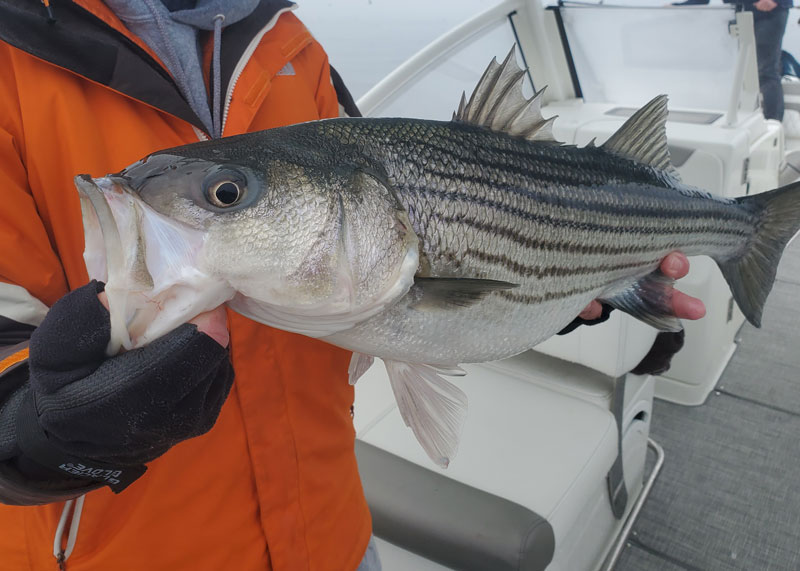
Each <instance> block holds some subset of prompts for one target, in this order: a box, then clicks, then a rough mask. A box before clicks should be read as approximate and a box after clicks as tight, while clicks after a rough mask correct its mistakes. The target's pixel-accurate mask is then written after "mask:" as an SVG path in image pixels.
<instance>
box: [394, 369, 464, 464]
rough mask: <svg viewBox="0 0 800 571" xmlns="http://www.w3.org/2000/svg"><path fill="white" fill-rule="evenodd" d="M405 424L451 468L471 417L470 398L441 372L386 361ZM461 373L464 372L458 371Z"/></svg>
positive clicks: (433, 455)
mask: <svg viewBox="0 0 800 571" xmlns="http://www.w3.org/2000/svg"><path fill="white" fill-rule="evenodd" d="M385 364H386V371H387V372H388V373H389V381H390V382H391V385H392V391H393V392H394V397H395V399H396V400H397V406H398V408H399V409H400V416H402V417H403V422H405V424H406V426H408V427H409V428H411V430H412V431H413V432H414V436H416V437H417V440H418V441H419V443H420V444H421V445H422V448H423V449H424V450H425V452H426V453H427V454H428V456H430V458H431V460H433V461H434V462H435V463H436V464H437V465H438V466H440V467H441V468H447V466H448V464H450V460H451V459H452V458H453V457H454V456H455V454H456V450H457V449H458V439H459V436H460V434H461V428H462V426H463V425H464V420H465V419H466V417H467V395H465V394H464V392H463V391H462V390H461V389H459V388H458V387H457V386H455V385H454V384H453V383H451V382H449V381H446V380H444V379H443V378H442V377H441V376H440V375H439V373H438V372H437V370H442V369H443V370H444V371H451V370H452V371H454V372H455V371H456V369H457V368H455V369H450V368H439V367H435V366H430V365H423V364H419V363H403V362H400V361H385ZM457 370H458V371H460V369H457Z"/></svg>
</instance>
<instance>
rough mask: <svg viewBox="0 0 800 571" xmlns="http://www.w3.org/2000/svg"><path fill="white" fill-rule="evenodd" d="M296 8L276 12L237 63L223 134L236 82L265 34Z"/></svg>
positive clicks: (230, 87) (227, 92) (229, 87)
mask: <svg viewBox="0 0 800 571" xmlns="http://www.w3.org/2000/svg"><path fill="white" fill-rule="evenodd" d="M296 8H297V5H296V4H295V5H293V6H289V7H287V8H282V9H280V10H278V11H277V12H275V15H274V16H273V17H272V19H271V20H270V21H269V22H267V24H266V25H265V26H264V27H263V28H262V29H261V31H260V32H258V33H257V34H256V35H255V36H254V37H253V39H252V40H250V43H249V44H248V46H247V49H246V50H244V53H242V57H240V58H239V61H238V62H237V63H236V67H234V68H233V74H232V75H231V80H230V82H229V83H228V90H227V91H226V93H225V106H224V107H223V108H222V128H221V130H220V133H221V134H222V133H225V124H226V123H227V121H228V111H229V110H230V107H231V99H232V98H233V89H234V87H236V82H237V81H239V77H240V76H241V75H242V72H243V71H244V68H245V66H246V65H247V63H248V62H249V61H250V58H251V57H253V54H254V53H255V51H256V48H258V44H260V43H261V38H263V37H264V34H266V33H267V32H269V31H270V30H271V29H272V28H274V27H275V24H276V23H277V22H278V18H280V17H281V15H282V14H284V13H286V12H290V11H292V10H295V9H296ZM196 130H199V129H196ZM203 135H204V136H205V133H203ZM202 140H205V141H207V140H208V137H207V136H206V138H205V139H201V141H202Z"/></svg>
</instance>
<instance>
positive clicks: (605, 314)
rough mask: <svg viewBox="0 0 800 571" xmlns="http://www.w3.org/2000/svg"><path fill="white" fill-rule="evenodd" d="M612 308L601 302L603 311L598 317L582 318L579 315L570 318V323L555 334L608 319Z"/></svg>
mask: <svg viewBox="0 0 800 571" xmlns="http://www.w3.org/2000/svg"><path fill="white" fill-rule="evenodd" d="M613 309H614V308H613V307H611V306H610V305H608V304H605V303H604V304H603V312H602V313H601V314H600V317H598V318H597V319H583V318H581V317H576V318H575V319H573V320H572V323H570V324H569V325H567V326H566V327H565V328H564V329H562V330H561V331H559V332H558V333H557V334H556V335H566V334H567V333H572V332H573V331H575V330H576V329H577V328H578V327H580V326H581V325H598V324H600V323H603V322H604V321H608V318H609V317H611V311H612V310H613Z"/></svg>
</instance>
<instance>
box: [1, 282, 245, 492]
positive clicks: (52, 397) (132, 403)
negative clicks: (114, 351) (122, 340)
mask: <svg viewBox="0 0 800 571" xmlns="http://www.w3.org/2000/svg"><path fill="white" fill-rule="evenodd" d="M102 290H103V284H101V283H98V282H91V283H89V284H88V285H86V286H84V287H82V288H79V289H77V290H75V291H73V292H71V293H70V294H68V295H66V296H64V297H63V298H61V299H60V300H59V301H58V302H56V303H55V304H54V305H53V307H52V308H51V309H50V311H49V312H48V314H47V316H46V317H45V319H44V321H43V322H42V324H41V325H40V326H39V327H38V328H37V329H36V331H35V332H34V333H33V335H32V336H31V342H30V358H29V368H30V381H29V384H30V387H29V389H30V390H29V391H28V393H27V394H26V395H25V398H24V399H23V400H22V403H21V404H20V406H19V410H18V412H17V426H16V428H17V442H18V445H19V449H20V451H21V454H22V458H23V459H24V460H25V461H23V462H18V465H19V466H22V467H23V468H22V469H23V471H24V466H25V465H26V464H28V465H29V466H30V461H32V462H33V463H35V465H38V466H40V467H41V466H43V467H45V468H47V469H49V470H53V471H55V472H57V473H60V474H61V475H62V476H67V477H73V478H80V479H85V480H91V481H94V482H99V483H105V484H108V485H109V486H110V487H111V489H112V490H114V491H115V492H119V491H120V490H122V489H123V488H125V487H126V486H127V485H128V484H130V483H131V482H133V481H134V480H135V479H136V478H138V477H139V476H141V475H142V474H143V473H144V471H145V469H146V468H145V466H144V464H145V463H146V462H149V461H151V460H153V459H155V458H157V457H158V456H160V455H162V454H163V453H164V452H166V451H167V450H168V449H169V448H170V447H172V446H174V445H175V444H177V443H178V442H181V441H182V440H185V439H187V438H192V437H194V436H199V435H200V434H203V433H205V432H207V431H208V430H210V429H211V427H212V426H213V425H214V423H215V422H216V419H217V416H218V415H219V411H220V409H221V407H222V404H223V402H224V401H225V399H226V397H227V396H228V392H229V391H230V388H231V384H232V382H233V369H232V367H231V363H230V359H229V356H228V350H227V349H226V348H223V347H221V346H220V345H219V344H218V343H217V342H216V341H214V340H213V339H212V338H211V337H209V336H208V335H206V334H204V333H201V332H199V331H198V330H197V327H196V326H195V325H191V324H184V325H182V326H180V327H178V328H177V329H175V330H174V331H172V332H170V333H168V334H167V335H164V336H163V337H161V338H159V339H156V340H155V341H153V342H152V343H150V344H149V345H147V346H146V347H142V348H140V349H135V350H132V351H128V352H125V353H122V354H120V355H117V356H115V357H111V358H108V357H106V355H105V348H106V345H107V344H108V341H109V336H110V324H109V315H108V311H107V310H106V309H105V307H103V305H102V304H101V303H100V302H99V301H98V299H97V293H98V292H100V291H102ZM40 477H41V476H40Z"/></svg>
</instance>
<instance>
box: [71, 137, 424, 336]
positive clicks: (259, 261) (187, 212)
mask: <svg viewBox="0 0 800 571" xmlns="http://www.w3.org/2000/svg"><path fill="white" fill-rule="evenodd" d="M231 139H237V138H236V137H233V138H231ZM246 141H247V139H245V140H241V139H240V140H239V141H238V142H239V143H245V142H246ZM220 142H223V143H224V144H223V146H221V147H216V146H214V145H213V144H214V143H217V142H216V141H212V142H211V144H201V145H198V146H191V145H190V146H187V147H182V148H178V149H173V150H168V151H164V152H162V153H156V154H153V155H150V156H149V157H147V158H145V159H143V160H141V161H138V162H137V163H134V164H133V165H131V166H129V167H128V168H126V169H124V170H123V171H121V172H120V173H118V174H116V175H109V176H107V177H103V178H102V179H90V178H88V177H78V178H77V179H76V184H78V187H79V188H81V187H84V188H83V189H82V194H83V195H92V194H93V195H95V202H96V201H97V200H98V198H97V196H98V195H101V196H102V197H103V200H102V202H104V203H105V206H109V205H112V204H115V203H120V204H124V205H127V206H124V207H122V206H120V207H118V208H117V210H119V211H120V213H119V214H117V213H116V211H115V213H113V215H112V216H111V217H110V218H111V219H112V221H111V222H109V221H108V219H109V217H108V216H106V217H105V218H106V220H107V221H106V223H105V226H109V227H111V226H116V228H117V231H118V233H119V234H120V239H119V240H118V242H117V243H116V244H115V245H114V246H113V248H114V249H116V250H122V251H125V252H127V253H126V257H125V259H126V262H125V263H123V264H117V266H120V265H121V266H122V267H123V269H122V270H120V271H118V272H116V273H115V275H124V276H125V279H124V280H118V283H120V284H122V287H123V288H133V289H138V290H140V291H147V290H148V287H149V286H148V284H149V283H150V282H153V283H160V284H161V286H162V287H163V286H165V285H166V284H165V283H162V282H164V279H162V277H163V276H162V274H163V273H164V272H165V271H167V270H165V264H164V263H163V260H161V258H163V256H159V257H158V258H159V259H156V257H155V256H151V257H148V256H147V253H148V252H151V251H152V250H156V251H158V250H163V249H178V250H180V253H179V255H178V257H179V258H180V262H179V265H181V266H182V267H183V268H184V269H185V270H186V271H184V272H182V273H181V272H175V271H174V270H168V271H169V272H170V277H169V278H168V279H173V278H175V276H176V275H177V274H180V279H181V280H183V279H184V277H183V276H185V275H188V274H192V275H194V279H197V278H198V276H202V279H201V280H200V281H199V283H203V284H205V286H204V287H211V286H210V285H209V284H212V285H213V289H214V290H215V292H217V293H215V294H214V295H213V296H212V297H213V299H215V300H216V299H219V298H220V297H221V293H219V292H221V291H224V292H225V295H227V296H228V297H229V298H228V299H225V300H223V301H227V302H228V305H229V306H230V307H231V308H233V309H234V310H236V311H238V312H240V313H242V314H244V315H246V316H247V317H250V318H252V319H255V320H256V321H259V322H262V323H266V324H269V325H272V326H274V327H278V328H281V329H286V330H289V331H294V332H299V333H303V334H305V335H310V336H314V337H323V336H326V335H329V334H331V333H333V332H338V331H341V330H344V329H347V328H350V327H352V326H353V325H355V324H356V323H357V322H359V321H361V320H363V319H366V318H368V317H370V316H371V315H374V314H375V313H377V312H379V311H381V310H382V309H383V308H384V307H385V306H386V305H387V304H389V303H392V302H394V301H396V300H397V299H399V298H400V297H402V296H403V295H404V294H405V293H406V292H407V291H408V289H409V288H410V287H411V285H412V283H413V276H414V273H415V272H416V269H417V264H418V243H417V237H416V235H415V234H414V231H413V229H412V228H411V224H410V222H409V221H408V217H407V215H406V213H405V211H404V210H403V209H402V208H401V207H400V206H399V204H398V202H397V200H396V198H395V197H394V195H393V193H392V192H391V189H389V188H388V187H387V186H386V184H385V183H384V182H382V180H381V179H380V177H378V176H374V175H372V174H368V173H367V172H365V171H364V170H362V169H355V168H349V167H342V166H341V165H339V164H337V163H336V162H335V161H334V160H330V161H327V162H326V161H320V158H319V156H316V157H314V158H312V159H311V160H309V159H308V157H303V153H298V155H300V156H301V157H302V158H295V157H293V156H292V153H288V152H280V153H277V152H271V151H270V150H269V149H265V148H264V147H260V148H252V146H249V145H247V144H243V145H234V147H233V148H231V142H230V141H229V140H226V139H223V140H222V141H220ZM87 200H88V201H89V202H90V203H91V202H92V201H91V200H90V199H87ZM105 206H103V205H101V206H100V208H99V209H98V208H92V209H91V210H93V212H89V213H88V214H87V212H86V209H84V220H85V221H86V220H87V218H91V216H92V215H93V214H94V215H95V217H96V216H97V213H98V211H99V210H102V209H104V208H105ZM111 208H112V209H113V208H114V207H113V206H111ZM129 211H137V212H139V214H138V215H136V216H134V220H132V221H131V220H129V219H127V218H126V215H125V214H124V212H129ZM153 221H159V224H156V223H154V222H153ZM96 225H97V224H95V226H96ZM99 225H100V226H101V227H102V226H103V223H102V222H101V223H100V224H99ZM85 226H87V228H86V236H87V253H86V254H85V257H86V258H87V265H88V264H89V257H90V255H89V249H90V248H89V243H90V235H92V234H93V233H92V232H91V226H92V224H91V223H89V224H88V225H87V224H86V222H85ZM165 227H166V228H168V230H167V231H165V230H164V228H165ZM119 228H126V229H130V230H124V231H122V232H120V231H119ZM100 233H101V234H102V237H103V240H104V242H105V248H104V249H105V250H106V251H107V250H108V249H109V239H108V237H107V234H112V233H113V232H109V231H107V229H105V228H103V229H102V231H101V232H100ZM94 234H95V235H96V234H97V232H94ZM177 235H179V236H180V237H179V238H176V236H177ZM95 242H96V238H95ZM142 244H144V247H142ZM176 244H177V246H176ZM92 250H93V251H95V252H96V251H97V250H98V248H97V247H94V248H92ZM142 250H144V252H145V254H143V253H142ZM100 257H102V256H100ZM105 257H106V262H108V261H109V260H110V256H109V255H108V254H106V256H105ZM151 258H153V259H151ZM137 260H138V261H137ZM107 265H109V264H108V263H107ZM107 273H108V274H109V276H108V279H109V281H108V284H109V285H110V284H111V275H110V274H111V273H112V272H111V271H110V265H109V268H107ZM155 274H158V275H155ZM148 276H149V279H148ZM109 285H107V289H108V287H109ZM191 285H192V284H191V283H190V284H188V286H187V284H185V283H183V282H181V285H180V287H179V288H178V289H176V290H175V294H176V298H188V300H189V303H187V299H179V300H178V301H176V302H175V303H176V305H177V304H180V303H184V304H186V305H189V306H191V307H193V308H196V307H197V304H195V303H193V302H191V300H192V299H193V298H196V297H197V296H198V295H199V293H198V292H196V291H193V290H192V289H191V287H190V286H191ZM150 293H152V289H151V290H150ZM162 298H163V296H162ZM160 301H162V302H163V299H160ZM186 317H187V319H188V318H191V317H192V316H186Z"/></svg>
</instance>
